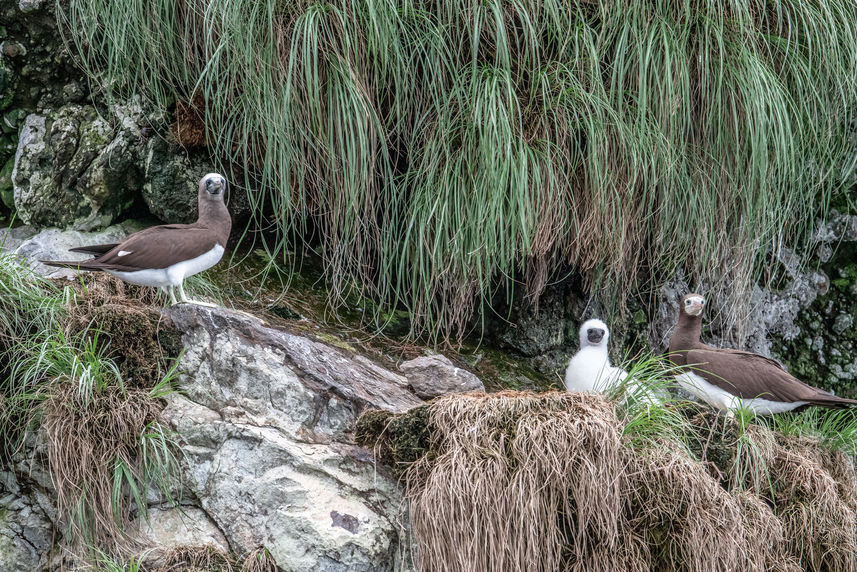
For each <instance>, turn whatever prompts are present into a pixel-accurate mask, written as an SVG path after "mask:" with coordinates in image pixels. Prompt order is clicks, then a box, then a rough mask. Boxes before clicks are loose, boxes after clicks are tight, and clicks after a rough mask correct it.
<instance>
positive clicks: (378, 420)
mask: <svg viewBox="0 0 857 572" xmlns="http://www.w3.org/2000/svg"><path fill="white" fill-rule="evenodd" d="M355 437H356V439H357V442H358V443H359V444H360V445H362V446H364V447H366V448H368V449H372V450H374V451H375V455H376V458H377V459H378V461H379V462H381V463H382V464H385V465H389V466H390V467H392V469H393V474H394V475H395V476H396V477H397V478H398V477H401V476H402V474H404V472H405V470H406V469H407V467H408V466H409V465H411V464H412V463H414V462H416V461H418V460H419V459H420V458H422V457H423V456H425V455H433V454H434V452H433V450H432V446H431V427H430V423H429V406H427V405H422V406H420V407H414V408H413V409H411V410H410V411H408V412H407V413H403V414H400V415H396V414H394V413H390V412H389V411H380V410H370V411H366V412H365V413H363V415H361V416H360V418H359V419H358V420H357V428H356V431H355Z"/></svg>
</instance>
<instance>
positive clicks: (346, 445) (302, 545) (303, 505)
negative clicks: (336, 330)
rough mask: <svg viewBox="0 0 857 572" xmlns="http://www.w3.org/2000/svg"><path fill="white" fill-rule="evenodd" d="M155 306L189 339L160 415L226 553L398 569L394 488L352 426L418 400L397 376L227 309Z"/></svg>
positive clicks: (303, 563)
mask: <svg viewBox="0 0 857 572" xmlns="http://www.w3.org/2000/svg"><path fill="white" fill-rule="evenodd" d="M164 313H165V315H166V316H167V317H168V318H169V319H170V320H171V321H172V322H173V323H174V325H175V326H176V327H177V328H178V329H179V330H180V331H182V332H183V340H184V343H185V345H186V348H187V349H186V352H185V354H184V356H183V357H182V363H181V366H182V370H183V371H184V372H185V373H184V374H183V376H182V384H181V390H182V395H174V396H173V397H172V398H171V399H170V403H169V405H168V407H167V409H166V410H165V411H164V416H165V418H166V419H167V421H168V422H169V423H170V424H171V425H172V426H173V427H174V428H175V429H176V430H177V431H178V432H180V433H181V435H182V438H183V441H184V443H185V445H184V447H183V449H184V456H185V460H186V463H187V467H188V481H189V487H190V488H191V489H192V492H193V493H194V494H195V495H196V496H197V497H198V498H199V499H200V505H201V507H202V509H203V510H204V511H205V513H206V514H207V515H208V517H209V518H211V520H212V521H213V522H214V523H215V524H216V525H217V528H219V529H220V530H221V531H222V532H223V534H224V535H225V537H226V539H227V541H228V543H229V546H230V547H231V548H232V550H233V551H235V552H236V553H238V555H239V556H241V557H243V556H245V555H246V554H248V553H249V552H250V551H252V550H254V549H256V548H258V547H260V546H264V547H266V548H267V549H268V550H269V551H270V552H271V554H272V555H273V557H274V558H275V559H276V561H277V563H278V564H279V566H280V567H281V568H283V569H285V570H322V571H323V570H358V571H359V570H367V571H368V570H394V569H399V558H398V557H397V553H398V552H399V550H401V547H400V542H401V541H400V539H401V538H402V534H401V531H400V524H399V520H398V518H399V511H400V509H401V507H402V503H403V499H402V492H401V490H400V489H399V487H398V485H397V484H396V482H395V481H394V480H393V479H392V478H390V477H388V476H385V475H384V474H381V473H380V472H376V469H375V466H374V464H373V463H372V459H371V455H370V453H369V451H367V450H365V449H363V448H361V447H358V446H356V445H355V444H354V442H353V437H352V431H353V428H354V424H355V421H356V418H357V416H358V415H359V414H360V413H361V412H362V411H363V410H364V409H366V408H370V407H371V408H379V409H384V410H388V411H396V412H400V411H405V410H407V409H409V408H411V407H413V406H416V405H418V404H420V403H421V401H420V400H419V399H417V398H416V397H415V396H414V395H413V394H412V393H410V392H409V391H408V390H407V380H406V379H404V378H402V377H401V376H399V375H396V374H394V373H392V372H390V371H387V370H386V369H384V368H382V367H380V366H377V365H375V364H373V363H372V362H370V361H368V360H366V359H356V358H353V357H351V355H350V354H348V353H346V352H344V351H341V350H339V349H337V348H334V347H331V346H327V345H325V344H323V343H320V342H316V341H312V340H310V339H307V338H304V337H301V336H297V335H293V334H289V333H287V332H282V331H278V330H274V329H271V328H267V327H265V326H263V324H262V323H261V322H260V321H259V320H257V319H255V318H252V317H249V316H245V315H241V314H238V313H235V312H230V311H227V310H223V309H209V308H204V307H200V306H194V305H190V304H181V305H178V306H173V307H171V308H168V309H166V310H165V311H164Z"/></svg>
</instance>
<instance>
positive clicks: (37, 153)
mask: <svg viewBox="0 0 857 572" xmlns="http://www.w3.org/2000/svg"><path fill="white" fill-rule="evenodd" d="M112 110H113V114H112V116H111V117H110V118H105V117H102V116H100V115H99V114H98V113H97V112H96V110H95V109H94V108H92V107H89V106H80V105H66V106H64V107H62V108H60V109H58V110H55V111H50V112H46V113H45V114H31V115H28V116H27V119H26V121H25V123H24V126H23V128H22V129H21V134H20V138H19V140H18V149H17V151H16V153H15V167H14V170H13V171H12V184H13V185H14V197H15V209H16V211H17V212H18V215H19V217H20V218H21V220H22V221H23V222H24V223H26V224H30V225H33V226H35V227H39V228H45V227H49V226H58V227H62V228H69V227H70V228H73V229H75V230H93V229H97V228H103V227H105V226H108V225H109V224H110V223H111V222H113V220H114V219H116V217H118V216H119V215H120V214H122V213H123V212H124V211H125V210H127V209H128V207H129V206H130V205H131V203H132V202H133V200H134V196H135V193H137V192H139V189H140V187H141V186H142V173H141V172H140V170H139V169H138V167H137V160H138V158H137V155H138V147H139V146H140V145H141V143H140V128H139V127H138V123H141V122H142V121H143V112H142V109H141V108H140V107H139V105H136V104H134V103H132V104H129V106H128V107H118V106H117V107H114V108H112ZM135 118H136V119H137V120H138V121H135Z"/></svg>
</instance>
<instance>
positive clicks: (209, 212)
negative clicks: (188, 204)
mask: <svg viewBox="0 0 857 572" xmlns="http://www.w3.org/2000/svg"><path fill="white" fill-rule="evenodd" d="M225 192H226V179H224V178H223V176H221V175H218V174H217V173H209V174H207V175H206V176H204V177H203V178H202V180H201V181H200V182H199V218H198V219H197V221H196V222H195V223H192V224H165V225H162V226H154V227H152V228H147V229H145V230H141V231H140V232H135V233H134V234H131V235H129V236H128V237H126V238H125V240H123V241H122V242H118V243H113V244H96V245H93V246H81V247H78V248H72V249H70V251H71V252H82V253H84V254H92V255H94V256H95V258H90V259H89V260H83V261H81V262H63V261H49V260H43V261H42V263H43V264H47V265H49V266H59V267H65V268H75V269H80V270H101V271H104V272H107V273H108V274H111V275H113V276H116V277H117V278H121V279H122V280H124V281H125V282H130V283H131V284H138V285H140V286H158V287H160V288H161V290H163V291H164V292H166V293H167V294H169V296H170V302H171V303H173V304H176V303H177V301H176V295H175V293H174V292H173V289H174V288H178V291H179V300H180V301H181V302H193V301H192V300H188V299H187V296H186V295H185V292H184V286H183V281H184V279H185V278H187V277H188V276H193V275H194V274H197V273H199V272H202V271H203V270H208V269H209V268H211V267H212V266H214V265H215V264H217V263H218V262H219V261H220V259H221V258H222V257H223V251H224V249H225V247H226V241H227V239H228V238H229V231H230V230H231V229H232V219H231V218H230V217H229V211H228V210H227V209H226V205H225V204H224V202H223V195H224V193H225ZM194 303H199V302H194Z"/></svg>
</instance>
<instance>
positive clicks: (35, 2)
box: [18, 0, 45, 14]
mask: <svg viewBox="0 0 857 572" xmlns="http://www.w3.org/2000/svg"><path fill="white" fill-rule="evenodd" d="M44 4H45V0H18V9H19V10H21V12H24V13H25V14H26V13H27V12H34V11H36V10H38V9H39V8H41V7H42V6H43V5H44Z"/></svg>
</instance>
